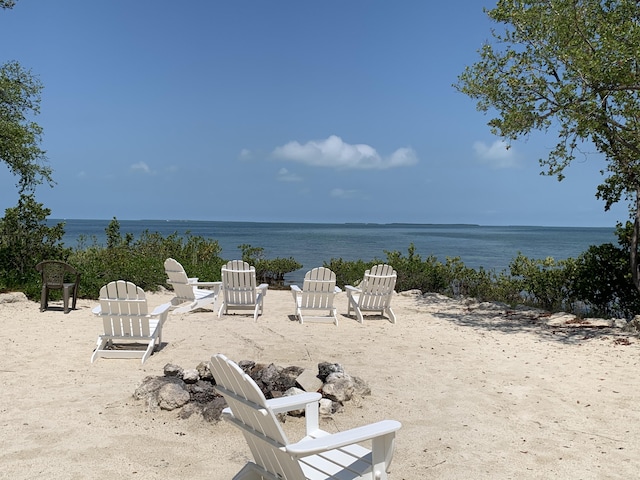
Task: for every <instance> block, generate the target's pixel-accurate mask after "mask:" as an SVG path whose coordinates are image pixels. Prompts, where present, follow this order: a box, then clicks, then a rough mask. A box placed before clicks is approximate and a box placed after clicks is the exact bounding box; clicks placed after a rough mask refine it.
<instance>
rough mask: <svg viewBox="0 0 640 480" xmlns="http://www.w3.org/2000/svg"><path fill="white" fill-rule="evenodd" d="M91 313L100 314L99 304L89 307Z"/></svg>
mask: <svg viewBox="0 0 640 480" xmlns="http://www.w3.org/2000/svg"><path fill="white" fill-rule="evenodd" d="M91 313H93V314H94V315H100V314H101V313H102V308H101V307H100V305H96V306H95V307H93V308H92V309H91Z"/></svg>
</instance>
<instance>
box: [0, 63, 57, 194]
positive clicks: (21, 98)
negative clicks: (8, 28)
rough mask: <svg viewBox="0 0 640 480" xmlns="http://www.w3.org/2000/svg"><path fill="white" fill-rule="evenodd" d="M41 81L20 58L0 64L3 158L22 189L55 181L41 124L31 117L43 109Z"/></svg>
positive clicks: (0, 151) (0, 128) (0, 143)
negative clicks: (41, 142) (21, 64)
mask: <svg viewBox="0 0 640 480" xmlns="http://www.w3.org/2000/svg"><path fill="white" fill-rule="evenodd" d="M41 90H42V84H41V83H40V81H39V80H38V79H37V78H36V77H34V76H33V75H32V74H31V72H30V71H28V70H25V69H24V68H22V67H21V66H20V64H19V63H18V62H9V63H6V64H5V65H2V66H1V67H0V160H2V161H3V162H4V163H6V164H7V166H8V167H9V170H10V171H11V173H13V174H14V175H16V176H17V177H18V183H17V186H18V189H19V192H20V193H24V192H25V191H29V190H33V189H34V188H35V186H36V185H39V184H41V183H42V182H43V181H47V182H48V183H49V184H50V185H52V184H53V180H52V178H51V168H50V167H49V166H48V165H47V162H46V156H45V151H44V150H42V149H41V148H40V146H39V145H40V141H41V137H42V128H41V127H40V126H39V125H38V124H37V123H35V122H34V121H32V120H31V117H32V116H34V115H37V114H38V113H39V111H40V92H41Z"/></svg>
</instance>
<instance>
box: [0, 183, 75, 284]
mask: <svg viewBox="0 0 640 480" xmlns="http://www.w3.org/2000/svg"><path fill="white" fill-rule="evenodd" d="M50 214H51V211H50V210H49V209H48V208H45V207H44V205H43V204H41V203H38V202H36V200H35V198H34V196H33V195H21V196H20V200H19V201H18V205H17V206H16V207H13V208H7V210H6V211H5V215H4V217H3V218H1V219H0V289H3V288H10V287H22V286H24V285H26V284H27V283H29V281H30V279H31V278H32V277H33V276H34V275H35V269H34V267H35V265H36V264H37V263H38V262H40V261H42V260H65V259H66V257H67V256H68V255H69V254H70V252H71V250H70V249H66V248H64V246H63V245H62V236H63V235H64V223H59V224H57V225H56V226H53V227H49V226H47V225H46V218H47V217H48V216H49V215H50ZM2 285H4V287H2Z"/></svg>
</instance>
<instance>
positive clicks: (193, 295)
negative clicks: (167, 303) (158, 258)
mask: <svg viewBox="0 0 640 480" xmlns="http://www.w3.org/2000/svg"><path fill="white" fill-rule="evenodd" d="M164 270H165V272H166V274H167V277H169V279H168V280H167V283H169V284H170V285H171V286H172V287H173V291H174V292H175V294H176V296H175V297H174V298H172V299H171V304H172V305H173V306H174V309H173V310H172V313H185V312H190V311H192V310H196V309H198V308H205V307H207V306H208V305H211V308H213V304H214V303H215V302H216V300H217V299H218V292H219V291H220V286H221V285H222V282H199V281H198V278H193V277H192V278H189V277H187V273H186V272H185V271H184V267H183V266H182V265H181V264H180V262H178V261H176V260H174V259H173V258H167V259H166V260H165V261H164ZM200 287H202V288H200Z"/></svg>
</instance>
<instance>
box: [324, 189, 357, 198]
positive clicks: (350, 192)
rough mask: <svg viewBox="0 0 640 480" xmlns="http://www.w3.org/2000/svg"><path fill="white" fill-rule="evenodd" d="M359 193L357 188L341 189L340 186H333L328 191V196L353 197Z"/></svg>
mask: <svg viewBox="0 0 640 480" xmlns="http://www.w3.org/2000/svg"><path fill="white" fill-rule="evenodd" d="M359 194H360V193H359V192H358V190H343V189H342V188H334V189H333V190H331V192H329V196H331V197H334V198H355V197H358V196H359Z"/></svg>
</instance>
